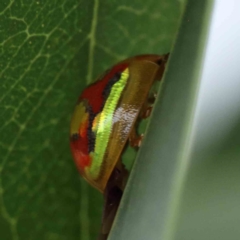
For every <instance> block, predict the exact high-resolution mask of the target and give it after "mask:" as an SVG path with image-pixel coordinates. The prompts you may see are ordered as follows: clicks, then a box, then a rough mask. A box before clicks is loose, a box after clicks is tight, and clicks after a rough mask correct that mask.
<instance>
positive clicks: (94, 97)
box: [79, 64, 128, 114]
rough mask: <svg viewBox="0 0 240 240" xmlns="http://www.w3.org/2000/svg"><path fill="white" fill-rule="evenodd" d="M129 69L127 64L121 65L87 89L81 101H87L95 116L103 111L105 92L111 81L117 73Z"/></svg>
mask: <svg viewBox="0 0 240 240" xmlns="http://www.w3.org/2000/svg"><path fill="white" fill-rule="evenodd" d="M127 67H128V65H127V64H120V65H117V66H115V67H113V68H112V69H111V71H110V72H109V73H108V74H106V75H105V76H104V77H103V78H102V79H101V80H100V81H99V80H98V81H97V82H95V83H93V84H92V85H90V86H89V87H88V88H86V89H85V90H84V91H83V93H82V94H81V96H80V97H79V100H83V99H87V100H88V104H89V105H90V106H91V108H92V111H93V113H94V114H97V113H99V112H100V111H101V107H102V106H103V103H104V100H105V99H104V96H103V94H102V93H103V90H104V89H105V87H106V85H107V84H108V82H109V80H110V79H111V78H112V77H113V76H114V75H115V74H116V73H117V72H123V71H124V70H125V69H126V68H127Z"/></svg>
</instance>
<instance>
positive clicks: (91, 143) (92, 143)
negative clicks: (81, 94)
mask: <svg viewBox="0 0 240 240" xmlns="http://www.w3.org/2000/svg"><path fill="white" fill-rule="evenodd" d="M86 109H87V112H88V114H89V123H88V126H87V139H88V152H89V153H90V152H94V148H95V141H96V136H95V133H94V132H93V131H92V125H93V121H94V118H95V117H96V114H94V112H93V110H92V107H91V106H90V105H89V104H87V105H86Z"/></svg>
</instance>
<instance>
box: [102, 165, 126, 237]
mask: <svg viewBox="0 0 240 240" xmlns="http://www.w3.org/2000/svg"><path fill="white" fill-rule="evenodd" d="M127 179H128V171H127V170H126V169H125V167H124V165H123V164H122V162H119V163H118V164H117V165H116V167H115V168H114V170H113V172H112V174H111V177H110V178H109V180H108V183H107V186H106V188H105V191H104V200H105V203H104V209H103V218H102V227H101V233H100V236H99V238H98V239H99V240H106V239H107V237H108V234H109V232H110V230H111V227H112V224H113V221H114V218H115V215H116V213H117V209H118V206H119V204H120V201H121V198H122V194H123V191H124V188H125V185H126V182H127Z"/></svg>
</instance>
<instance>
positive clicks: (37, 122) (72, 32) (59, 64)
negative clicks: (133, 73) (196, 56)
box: [0, 0, 182, 240]
mask: <svg viewBox="0 0 240 240" xmlns="http://www.w3.org/2000/svg"><path fill="white" fill-rule="evenodd" d="M181 9H182V3H181V2H180V1H176V0H175V1H174V0H171V1H168V0H161V1H153V0H150V1H147V2H146V1H143V0H141V1H126V0H122V1H110V0H107V1H99V0H94V1H93V0H89V1H82V0H80V1H77V0H68V1H66V0H65V1H62V0H58V1H47V0H39V1H29V0H21V1H20V0H3V1H2V2H1V4H0V81H1V82H0V83H1V84H0V136H1V139H0V156H1V159H0V227H1V229H0V237H1V239H4V240H10V239H12V240H21V239H24V240H25V239H29V240H30V239H34V240H37V239H41V240H44V239H51V240H54V239H57V240H61V239H64V240H65V239H68V240H71V239H72V240H73V239H82V240H89V239H95V238H96V236H97V234H98V230H99V226H100V217H101V208H102V196H101V195H100V193H98V192H97V191H96V190H95V189H92V188H91V187H89V186H88V185H87V184H86V183H85V182H81V181H80V177H79V174H78V172H77V170H76V169H75V166H74V164H73V161H72V157H71V155H70V151H69V143H68V131H69V121H70V117H71V113H72V110H73V107H74V104H75V102H76V100H77V97H78V95H79V94H80V92H81V90H82V89H83V88H84V86H86V84H87V83H89V82H91V81H92V80H94V78H95V77H96V76H97V75H98V74H100V73H102V72H103V71H104V70H105V69H106V68H108V67H109V66H110V65H111V64H113V63H115V62H117V61H119V60H122V59H124V58H126V57H129V56H131V55H135V54H143V53H159V54H162V53H166V52H169V50H170V47H171V44H172V41H173V38H174V35H175V32H176V30H177V26H178V21H179V17H180V13H181Z"/></svg>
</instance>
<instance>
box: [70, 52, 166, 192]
mask: <svg viewBox="0 0 240 240" xmlns="http://www.w3.org/2000/svg"><path fill="white" fill-rule="evenodd" d="M165 60H166V55H164V56H158V55H142V56H136V57H133V58H129V59H126V60H124V61H122V62H120V63H119V64H117V65H115V66H113V67H112V68H111V69H110V70H108V71H107V72H106V73H105V74H104V75H103V76H102V77H100V78H99V79H98V80H97V81H96V82H95V83H93V84H92V85H90V86H89V87H87V88H86V89H85V90H84V91H83V92H82V94H81V95H80V97H79V99H78V102H77V105H76V107H75V110H74V113H73V116H72V120H71V126H70V146H71V151H72V155H73V158H74V160H75V163H76V165H77V168H78V170H79V172H80V174H81V175H82V176H83V177H84V178H85V179H86V180H87V181H88V182H89V183H90V184H91V185H93V186H94V187H96V188H97V189H98V190H100V191H101V192H103V191H104V189H105V186H106V184H107V182H108V179H109V177H110V175H111V173H112V171H113V169H114V167H115V166H116V164H117V162H118V161H119V159H120V157H121V154H122V151H123V149H124V147H125V145H126V143H127V140H128V138H129V134H130V132H131V130H132V128H133V127H134V124H135V122H136V120H137V118H138V115H139V113H140V111H141V109H142V107H143V105H144V103H145V102H146V99H147V98H148V93H149V91H150V88H151V86H152V84H153V82H154V80H156V79H160V78H161V76H162V74H163V70H164V63H165Z"/></svg>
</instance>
